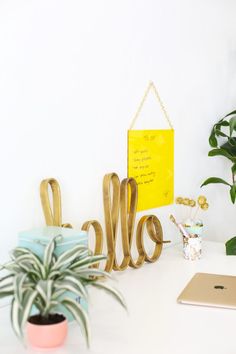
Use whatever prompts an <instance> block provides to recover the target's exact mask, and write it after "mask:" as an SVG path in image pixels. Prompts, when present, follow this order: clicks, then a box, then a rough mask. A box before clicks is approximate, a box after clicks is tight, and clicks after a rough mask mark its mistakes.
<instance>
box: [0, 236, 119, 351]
mask: <svg viewBox="0 0 236 354" xmlns="http://www.w3.org/2000/svg"><path fill="white" fill-rule="evenodd" d="M56 241H57V240H56V237H55V238H54V239H52V240H51V242H50V243H49V244H48V245H47V247H46V248H45V251H44V256H43V259H42V260H41V259H40V258H39V257H38V256H37V255H35V254H34V253H33V252H32V251H30V250H29V249H27V248H19V247H18V248H15V249H14V250H13V251H12V252H11V261H10V262H8V263H7V264H5V265H3V266H2V268H1V269H2V271H4V272H5V271H7V273H8V274H7V275H4V276H3V277H2V278H0V298H4V297H7V296H11V298H12V301H11V323H12V327H13V329H14V331H15V333H16V335H17V336H18V337H20V338H23V329H24V326H25V324H26V322H27V320H28V318H29V317H30V314H31V312H32V308H33V306H35V307H36V308H37V310H38V313H39V314H40V315H41V316H42V317H44V318H48V316H49V315H50V314H54V313H55V312H56V309H57V308H58V306H59V305H60V306H63V307H64V308H65V309H67V310H68V311H69V312H70V313H71V314H72V316H73V317H74V319H75V320H76V321H77V322H78V323H79V325H80V328H81V330H82V332H83V334H84V336H85V338H86V342H87V345H88V346H89V343H90V325H89V318H88V314H87V312H86V311H85V310H84V309H83V307H82V306H81V305H80V303H79V302H77V301H75V300H74V299H72V298H70V297H68V296H67V295H66V294H67V292H71V293H73V294H74V295H75V296H78V297H80V298H82V299H85V300H86V301H88V290H87V288H88V287H89V286H93V287H95V288H98V289H102V290H105V291H106V292H107V293H109V294H110V295H112V296H113V297H114V298H115V299H116V300H117V301H118V302H119V303H120V304H121V305H122V306H123V307H124V308H126V304H125V301H124V298H123V296H122V295H121V293H120V292H119V291H118V290H117V289H115V288H114V287H112V286H111V285H109V284H106V282H104V278H110V277H111V276H110V274H109V273H107V272H105V271H103V270H100V269H96V268H93V267H91V266H92V265H95V264H97V263H98V262H100V261H102V260H104V259H106V257H105V256H103V255H93V253H92V252H91V251H90V250H89V249H88V248H87V247H86V246H84V245H77V246H75V247H73V248H72V249H70V250H68V251H66V252H64V253H62V254H61V255H60V256H58V257H57V256H56V254H55V247H56Z"/></svg>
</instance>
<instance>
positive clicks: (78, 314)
mask: <svg viewBox="0 0 236 354" xmlns="http://www.w3.org/2000/svg"><path fill="white" fill-rule="evenodd" d="M61 304H62V305H63V306H65V308H66V309H67V310H68V311H69V312H70V313H71V314H72V316H73V317H74V319H75V320H76V321H77V322H78V323H79V325H80V327H81V330H82V331H83V333H84V335H85V338H86V342H87V346H88V347H89V344H90V325H89V318H88V315H87V313H86V312H85V311H84V309H83V308H82V306H81V305H80V304H79V303H78V302H76V301H75V300H73V299H70V298H65V299H64V300H63V301H62V302H61Z"/></svg>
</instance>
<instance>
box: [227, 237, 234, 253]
mask: <svg viewBox="0 0 236 354" xmlns="http://www.w3.org/2000/svg"><path fill="white" fill-rule="evenodd" d="M225 247H226V254H227V256H231V255H236V237H233V238H231V239H230V240H228V241H227V242H226V243H225Z"/></svg>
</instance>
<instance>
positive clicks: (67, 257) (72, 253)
mask: <svg viewBox="0 0 236 354" xmlns="http://www.w3.org/2000/svg"><path fill="white" fill-rule="evenodd" d="M84 250H87V247H86V246H84V245H77V246H75V247H74V248H72V249H69V250H68V251H66V252H64V253H62V254H61V255H60V256H59V257H58V259H57V261H56V263H55V264H54V265H53V266H52V270H55V269H57V268H59V267H61V266H62V265H63V266H66V264H68V263H71V262H73V261H74V260H75V259H76V258H77V257H78V256H79V254H80V253H81V252H82V251H84Z"/></svg>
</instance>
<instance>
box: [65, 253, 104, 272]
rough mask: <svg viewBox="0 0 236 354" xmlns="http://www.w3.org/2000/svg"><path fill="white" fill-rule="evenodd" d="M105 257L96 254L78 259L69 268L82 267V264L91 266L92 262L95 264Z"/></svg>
mask: <svg viewBox="0 0 236 354" xmlns="http://www.w3.org/2000/svg"><path fill="white" fill-rule="evenodd" d="M106 259H107V257H106V256H104V255H97V256H89V257H86V258H84V259H80V260H78V261H76V262H73V263H72V264H71V265H70V266H69V269H74V268H77V267H83V266H88V267H89V266H91V265H93V264H97V263H99V262H101V261H103V260H106Z"/></svg>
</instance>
